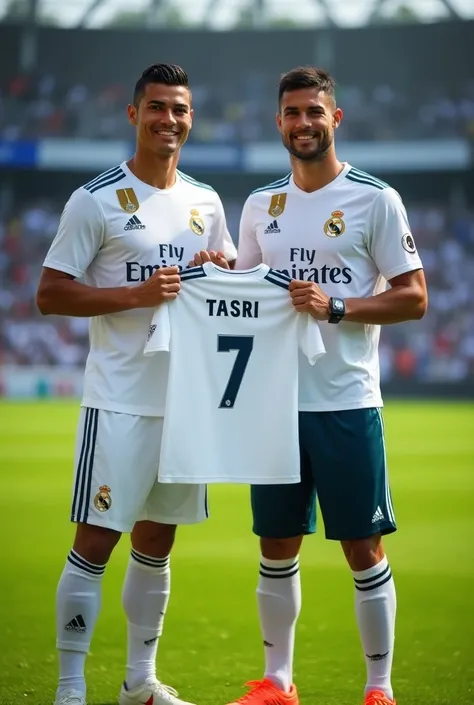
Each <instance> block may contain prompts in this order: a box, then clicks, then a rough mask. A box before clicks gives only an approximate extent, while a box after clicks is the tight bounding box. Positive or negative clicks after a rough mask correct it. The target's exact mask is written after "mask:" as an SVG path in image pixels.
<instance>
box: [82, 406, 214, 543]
mask: <svg viewBox="0 0 474 705" xmlns="http://www.w3.org/2000/svg"><path fill="white" fill-rule="evenodd" d="M162 430H163V419H162V418H160V417H154V416H133V415H132V414H119V413H117V412H115V411H105V410H103V409H91V408H88V407H83V408H81V412H80V417H79V425H78V429H77V441H76V458H75V480H74V493H73V500H72V512H71V520H72V521H74V522H82V523H85V524H95V525H97V526H103V527H105V528H107V529H115V530H116V531H121V532H130V531H131V530H132V529H133V526H134V524H135V522H136V521H142V520H149V521H155V522H158V523H160V524H173V525H174V524H195V523H197V522H200V521H203V520H204V519H206V518H207V516H208V508H207V488H206V485H173V484H166V485H165V484H160V483H159V482H158V465H159V459H160V447H161V435H162Z"/></svg>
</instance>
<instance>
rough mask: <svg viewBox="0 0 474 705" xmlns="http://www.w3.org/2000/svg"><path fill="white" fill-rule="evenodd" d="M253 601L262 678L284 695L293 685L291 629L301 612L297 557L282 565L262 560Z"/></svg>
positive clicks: (279, 562) (293, 638)
mask: <svg viewBox="0 0 474 705" xmlns="http://www.w3.org/2000/svg"><path fill="white" fill-rule="evenodd" d="M257 599H258V609H259V615H260V626H261V630H262V636H263V640H264V641H263V643H264V646H265V678H269V679H270V680H271V681H273V682H274V683H275V685H277V686H279V687H280V688H282V690H284V691H286V692H288V691H289V690H290V687H291V685H292V683H293V652H294V645H295V627H296V621H297V619H298V615H299V613H300V609H301V581H300V572H299V562H298V556H296V558H288V559H286V560H282V561H272V560H269V559H267V558H264V557H263V556H262V558H261V562H260V580H259V583H258V588H257Z"/></svg>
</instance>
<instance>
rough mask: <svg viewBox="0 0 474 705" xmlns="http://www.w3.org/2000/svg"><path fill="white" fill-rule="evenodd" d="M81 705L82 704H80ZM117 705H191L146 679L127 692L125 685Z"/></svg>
mask: <svg viewBox="0 0 474 705" xmlns="http://www.w3.org/2000/svg"><path fill="white" fill-rule="evenodd" d="M81 705H82V704H81ZM119 705H193V704H192V703H188V702H185V701H184V700H180V699H179V698H178V691H177V690H175V689H174V688H172V687H171V686H169V685H163V683H160V681H159V680H157V679H156V678H147V679H146V680H145V683H144V684H143V685H139V686H138V688H133V690H128V688H127V685H126V683H124V684H123V685H122V690H121V691H120V697H119Z"/></svg>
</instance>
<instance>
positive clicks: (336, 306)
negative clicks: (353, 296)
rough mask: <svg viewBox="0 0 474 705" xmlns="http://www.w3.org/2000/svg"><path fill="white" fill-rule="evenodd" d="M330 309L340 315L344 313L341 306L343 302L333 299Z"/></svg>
mask: <svg viewBox="0 0 474 705" xmlns="http://www.w3.org/2000/svg"><path fill="white" fill-rule="evenodd" d="M332 307H333V309H334V310H335V311H337V312H338V313H339V312H341V313H342V312H343V311H344V304H343V302H342V301H341V299H334V300H333V302H332Z"/></svg>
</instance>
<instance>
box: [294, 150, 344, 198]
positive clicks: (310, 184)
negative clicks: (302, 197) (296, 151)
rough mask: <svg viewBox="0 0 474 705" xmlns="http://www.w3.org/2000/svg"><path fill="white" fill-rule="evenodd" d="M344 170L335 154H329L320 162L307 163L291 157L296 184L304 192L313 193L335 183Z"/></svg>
mask: <svg viewBox="0 0 474 705" xmlns="http://www.w3.org/2000/svg"><path fill="white" fill-rule="evenodd" d="M343 168H344V164H342V163H341V162H340V161H339V160H338V159H337V157H336V155H335V154H328V155H327V156H326V157H325V158H324V159H323V160H322V161H320V162H305V161H303V160H302V159H297V158H296V157H293V156H292V157H291V170H292V173H293V179H294V182H295V184H296V185H297V186H298V188H300V189H301V190H302V191H306V192H307V193H312V192H313V191H318V189H321V188H323V187H324V186H327V185H328V184H330V183H331V181H334V179H335V178H336V177H338V176H339V174H340V173H341V171H342V170H343Z"/></svg>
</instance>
